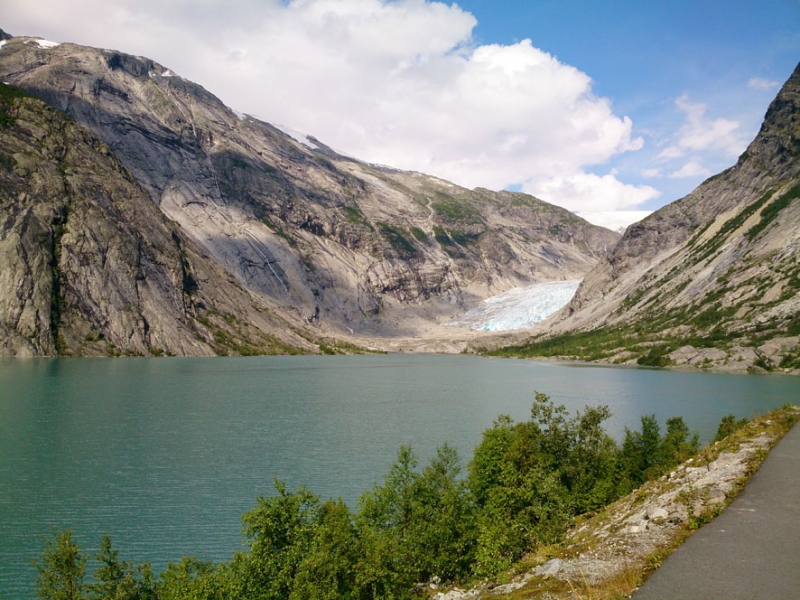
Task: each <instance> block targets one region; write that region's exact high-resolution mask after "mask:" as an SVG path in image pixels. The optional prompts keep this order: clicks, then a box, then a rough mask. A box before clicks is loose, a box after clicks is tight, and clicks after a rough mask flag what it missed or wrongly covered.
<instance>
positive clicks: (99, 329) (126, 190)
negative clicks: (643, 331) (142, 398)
mask: <svg viewBox="0 0 800 600" xmlns="http://www.w3.org/2000/svg"><path fill="white" fill-rule="evenodd" d="M0 180H1V181H2V185H0V215H2V222H0V355H2V354H4V355H16V356H41V355H45V356H53V355H56V354H61V355H118V354H133V355H148V354H162V353H171V354H184V355H204V354H215V353H216V354H222V353H227V352H228V351H235V352H240V353H241V351H247V350H248V349H249V350H251V351H253V352H263V353H267V352H284V351H290V350H291V351H295V350H300V349H303V348H305V349H307V350H310V349H312V348H314V347H315V346H313V345H312V344H311V343H309V342H308V341H306V340H305V339H302V338H301V337H299V336H297V335H295V334H293V333H292V332H291V331H289V330H288V329H287V328H286V327H285V324H284V323H282V322H281V321H280V320H278V319H276V318H274V317H271V316H269V315H270V309H269V306H268V305H267V304H265V303H263V302H260V303H259V302H254V301H253V299H252V298H251V297H250V295H249V294H248V293H247V292H246V291H245V290H243V289H241V288H239V287H237V286H236V284H235V283H233V282H231V281H229V279H230V278H229V277H227V276H226V274H225V273H224V272H223V271H222V270H221V269H218V268H215V267H214V265H213V264H209V261H208V260H207V258H204V257H203V256H202V255H201V253H200V252H199V250H198V249H197V248H196V247H195V245H194V244H193V243H192V242H191V241H190V240H188V239H186V237H185V236H184V235H183V234H182V233H181V232H180V230H179V228H178V227H177V226H175V225H174V224H173V223H170V222H169V221H168V220H167V219H166V218H165V217H164V216H163V215H162V214H161V213H160V211H159V210H158V208H157V207H156V206H155V205H154V204H153V203H152V201H151V199H150V197H149V195H148V194H147V192H145V191H144V190H143V189H142V188H141V187H140V186H139V185H138V184H137V182H136V181H135V180H134V179H133V178H132V177H131V175H130V173H128V172H127V170H125V168H124V167H122V165H120V164H119V161H117V160H116V158H114V156H113V154H112V153H111V151H110V149H109V148H108V146H107V145H106V144H105V143H103V142H101V141H100V140H98V139H96V138H95V137H94V136H92V135H91V134H90V133H88V132H87V131H86V130H84V129H83V128H81V127H79V126H78V125H77V124H76V123H75V122H74V121H72V120H70V119H68V118H67V117H66V116H65V115H63V114H62V113H60V112H59V111H56V110H54V109H52V108H50V107H48V106H46V105H45V104H44V103H42V102H41V101H39V100H37V99H35V98H32V97H29V96H28V95H27V94H25V93H24V92H22V91H21V90H19V89H17V88H13V87H11V86H7V85H5V84H0ZM233 314H236V315H239V319H240V320H241V321H244V320H246V321H247V322H248V325H247V326H244V325H243V324H242V325H240V323H239V320H232V318H231V317H229V316H228V315H233ZM226 316H227V322H226ZM273 333H274V334H275V335H274V336H273V335H272V334H273Z"/></svg>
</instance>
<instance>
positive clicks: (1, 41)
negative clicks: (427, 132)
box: [0, 40, 8, 49]
mask: <svg viewBox="0 0 800 600" xmlns="http://www.w3.org/2000/svg"><path fill="white" fill-rule="evenodd" d="M7 43H8V40H0V49H2V48H3V46H5V45H6V44H7Z"/></svg>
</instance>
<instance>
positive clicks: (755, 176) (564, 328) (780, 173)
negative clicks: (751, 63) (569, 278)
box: [507, 65, 800, 370]
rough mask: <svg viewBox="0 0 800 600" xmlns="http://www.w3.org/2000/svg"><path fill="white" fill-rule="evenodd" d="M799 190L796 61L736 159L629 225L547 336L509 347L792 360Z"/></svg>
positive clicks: (796, 330)
mask: <svg viewBox="0 0 800 600" xmlns="http://www.w3.org/2000/svg"><path fill="white" fill-rule="evenodd" d="M799 198H800V65H798V67H797V69H795V71H794V73H793V74H792V75H791V77H790V78H789V80H788V81H787V82H786V84H785V85H784V86H783V88H782V89H781V90H780V92H779V93H778V95H777V97H776V98H775V100H774V101H773V102H772V104H771V105H770V107H769V109H768V111H767V113H766V116H765V118H764V122H763V125H762V127H761V130H760V131H759V133H758V135H757V136H756V138H755V139H754V140H753V142H752V143H751V144H750V146H749V147H748V148H747V150H746V151H745V152H744V153H743V154H742V155H741V156H740V157H739V160H738V162H737V163H736V165H735V166H733V167H731V168H730V169H728V170H727V171H724V172H723V173H720V174H719V175H716V176H715V177H712V178H710V179H708V180H707V181H705V182H704V183H703V184H701V185H700V186H699V187H698V188H697V189H696V190H694V191H693V192H692V193H691V194H689V195H688V196H686V197H685V198H683V199H681V200H678V201H677V202H673V203H672V204H669V205H667V206H665V207H664V208H662V209H661V210H659V211H657V212H655V213H653V214H652V215H650V216H649V217H647V218H645V219H643V220H642V221H640V222H638V223H635V224H633V225H631V226H630V227H628V229H627V230H626V232H625V234H624V235H623V237H622V238H621V239H620V241H619V243H618V244H617V246H616V247H615V248H614V250H613V251H612V252H611V253H609V255H608V256H606V257H604V258H603V259H602V260H600V262H599V263H598V265H597V266H596V267H594V268H593V269H592V271H590V272H589V274H588V275H587V276H586V277H585V279H584V280H583V282H582V283H581V285H580V287H579V288H578V290H577V292H576V294H575V296H574V298H573V299H572V301H571V302H570V304H569V305H568V306H567V307H565V308H564V309H563V310H562V311H561V312H560V313H558V314H557V315H555V316H554V317H553V318H552V319H551V320H550V321H549V322H548V323H547V324H546V327H547V334H546V335H544V336H543V335H542V334H541V333H539V334H538V336H537V337H536V338H534V339H532V340H527V341H525V342H523V343H522V344H518V346H517V349H516V350H513V349H509V350H507V352H510V353H513V352H515V351H517V352H522V353H529V354H530V353H534V354H538V353H541V354H558V353H563V354H566V355H572V356H578V357H583V358H591V359H595V360H604V361H616V362H638V363H639V364H653V365H670V364H671V365H691V366H700V367H720V368H727V369H732V370H744V369H748V368H749V369H750V370H760V369H766V370H772V369H776V368H784V369H798V368H800V350H798V339H800V338H798V335H800V260H798V256H800V200H799ZM545 338H547V339H545Z"/></svg>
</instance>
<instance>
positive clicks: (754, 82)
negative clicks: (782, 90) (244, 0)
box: [747, 77, 781, 92]
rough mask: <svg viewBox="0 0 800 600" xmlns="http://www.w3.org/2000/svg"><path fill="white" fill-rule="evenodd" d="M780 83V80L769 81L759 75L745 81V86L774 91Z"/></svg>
mask: <svg viewBox="0 0 800 600" xmlns="http://www.w3.org/2000/svg"><path fill="white" fill-rule="evenodd" d="M780 85H781V82H780V81H770V80H769V79H763V78H761V77H753V78H752V79H750V80H749V81H748V82H747V87H749V88H750V89H752V90H760V91H765V92H774V91H775V90H777V89H778V88H779V87H780Z"/></svg>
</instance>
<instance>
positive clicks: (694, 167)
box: [669, 160, 711, 179]
mask: <svg viewBox="0 0 800 600" xmlns="http://www.w3.org/2000/svg"><path fill="white" fill-rule="evenodd" d="M709 175H711V171H709V170H708V169H706V168H705V167H703V165H701V164H700V163H699V162H698V161H696V160H690V161H689V162H687V163H686V164H685V165H683V166H682V167H681V168H680V169H678V170H677V171H674V172H672V173H670V175H669V176H670V178H671V179H687V178H689V177H707V176H709Z"/></svg>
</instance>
